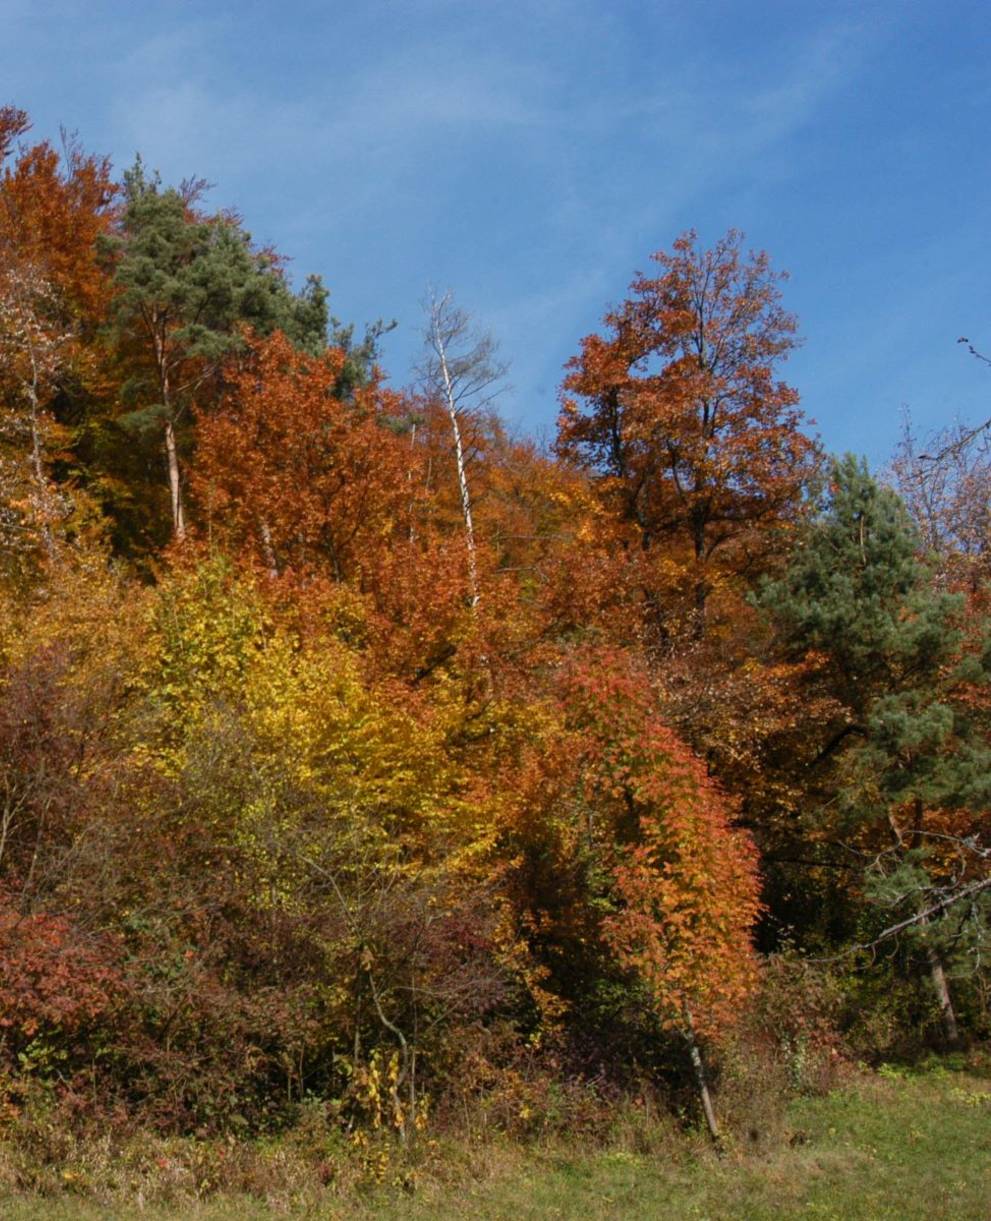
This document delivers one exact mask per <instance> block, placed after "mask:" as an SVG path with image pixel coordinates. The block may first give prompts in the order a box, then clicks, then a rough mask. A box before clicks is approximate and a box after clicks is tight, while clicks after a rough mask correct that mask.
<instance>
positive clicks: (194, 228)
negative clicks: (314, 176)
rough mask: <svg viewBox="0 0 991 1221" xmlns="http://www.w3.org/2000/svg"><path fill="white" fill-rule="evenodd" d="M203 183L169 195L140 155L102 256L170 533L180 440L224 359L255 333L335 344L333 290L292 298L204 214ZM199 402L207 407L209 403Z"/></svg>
mask: <svg viewBox="0 0 991 1221" xmlns="http://www.w3.org/2000/svg"><path fill="white" fill-rule="evenodd" d="M204 185H205V184H202V183H192V184H187V185H186V186H185V187H184V188H183V189H179V190H177V189H175V188H173V187H168V188H165V187H163V186H162V184H161V181H160V179H159V177H158V176H157V175H153V176H148V175H147V174H146V173H145V170H144V167H143V165H142V163H141V160H140V158H139V159H138V160H137V161H136V162H135V164H134V166H133V167H132V168H131V169H130V170H128V171H127V173H126V174H125V175H124V199H123V207H122V210H121V214H120V219H119V222H118V224H117V227H116V232H115V233H113V234H112V235H110V236H108V237H107V238H106V239H104V241H103V243H102V252H103V255H104V257H105V259H106V261H107V264H108V266H109V268H110V269H111V270H112V274H113V277H114V282H115V286H116V289H117V292H116V295H115V298H114V301H113V305H112V311H111V330H110V337H111V340H112V342H113V343H114V345H115V347H116V349H117V351H118V353H119V354H120V356H121V358H122V360H123V362H124V364H125V366H126V368H127V371H128V374H129V376H128V378H127V380H126V382H125V398H126V399H127V400H128V401H129V402H130V403H131V404H133V409H132V410H130V411H129V412H127V413H126V414H125V415H124V416H123V417H122V418H121V419H120V421H119V423H120V424H121V425H122V426H123V427H124V428H125V429H126V431H127V432H128V433H129V434H130V435H132V436H134V437H136V438H138V439H148V438H150V437H151V438H156V439H158V440H157V441H156V445H157V444H161V442H164V450H165V458H166V466H167V470H168V482H169V493H170V500H171V515H172V532H173V535H174V537H176V538H177V539H181V538H183V537H184V535H185V532H186V520H185V510H184V505H183V487H182V471H181V453H182V449H183V446H184V444H187V443H188V441H187V439H186V438H185V437H184V436H183V433H184V431H185V430H186V426H187V425H188V422H189V418H190V415H191V410H190V409H191V406H192V404H193V402H194V400H195V399H196V398H197V397H200V398H202V397H203V396H205V395H209V392H210V388H211V386H215V385H216V384H217V380H218V376H219V373H220V370H221V369H222V367H223V364H224V362H225V361H226V360H227V359H229V358H230V357H231V356H232V355H234V354H236V352H237V351H238V350H239V349H240V348H241V346H242V345H243V343H244V339H243V330H244V328H245V327H247V328H250V329H251V330H253V331H255V332H257V333H258V334H262V335H265V334H270V333H271V332H272V331H274V330H282V331H284V332H285V333H286V335H287V336H288V337H289V338H290V339H291V340H292V341H293V342H294V343H295V344H297V345H298V346H299V347H301V348H303V349H305V350H307V351H310V352H319V351H320V350H322V348H323V347H324V346H325V345H326V342H327V328H328V321H329V320H328V313H327V291H326V289H325V288H324V286H323V284H322V283H321V281H320V279H319V277H316V276H311V277H310V278H309V279H308V280H307V282H306V286H305V287H304V289H303V290H302V292H301V293H299V294H298V295H297V294H294V293H293V292H292V290H291V289H290V287H289V285H288V284H287V282H286V279H285V277H284V275H283V274H282V272H281V269H280V267H279V264H278V260H277V259H276V257H275V256H274V255H272V254H271V253H270V252H267V251H258V250H255V249H254V248H253V246H252V243H251V237H250V234H248V233H247V232H245V230H244V229H243V228H242V227H241V225H240V224H239V223H238V221H237V220H236V219H234V218H232V217H231V216H227V215H223V214H221V215H217V216H204V215H202V214H201V213H200V212H199V211H198V210H197V209H196V203H197V200H198V198H199V196H200V195H201V194H202V191H203V189H204ZM201 405H202V404H201Z"/></svg>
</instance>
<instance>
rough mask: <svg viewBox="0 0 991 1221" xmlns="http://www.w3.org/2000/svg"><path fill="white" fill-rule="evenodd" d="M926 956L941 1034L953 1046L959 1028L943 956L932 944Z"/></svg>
mask: <svg viewBox="0 0 991 1221" xmlns="http://www.w3.org/2000/svg"><path fill="white" fill-rule="evenodd" d="M928 924H929V921H928V919H922V920H920V921H919V927H920V928H925V927H926V926H927V925H928ZM926 957H927V958H928V959H929V978H930V979H931V980H932V985H933V989H934V991H935V993H936V1003H937V1004H938V1005H939V1016H940V1019H941V1020H942V1023H943V1034H944V1036H945V1038H946V1041H947V1043H949V1044H950V1045H951V1046H955V1045H956V1044H957V1043H959V1042H960V1028H959V1027H958V1025H957V1015H956V1012H955V1010H954V1008H953V998H952V997H951V996H950V985H949V981H948V980H947V978H946V969H945V968H944V966H943V958H942V955H941V954H940V952H939V950H937V949H936V947H935V946H934V945H930V946H927V947H926Z"/></svg>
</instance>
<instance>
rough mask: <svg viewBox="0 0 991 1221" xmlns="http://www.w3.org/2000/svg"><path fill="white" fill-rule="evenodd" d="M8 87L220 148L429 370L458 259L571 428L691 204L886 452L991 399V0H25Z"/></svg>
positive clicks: (147, 148) (543, 405)
mask: <svg viewBox="0 0 991 1221" xmlns="http://www.w3.org/2000/svg"><path fill="white" fill-rule="evenodd" d="M0 29H2V32H3V33H2V39H0V101H10V102H14V103H16V104H17V105H19V106H21V107H23V108H25V109H27V110H28V111H29V112H30V113H31V115H32V117H33V119H34V123H35V127H34V134H35V135H36V136H54V135H56V134H57V132H58V128H59V125H60V124H62V125H65V126H67V127H69V128H74V129H76V130H77V131H78V132H79V135H80V137H81V138H82V141H83V143H84V145H85V147H87V148H88V149H90V150H93V151H98V152H105V153H109V154H110V155H111V156H112V157H113V159H114V162H115V164H116V165H118V166H119V167H123V166H125V165H127V164H128V163H130V161H131V160H132V159H133V155H134V153H135V152H136V151H138V150H140V151H141V153H142V155H143V156H144V158H145V161H146V162H147V163H148V164H149V165H151V166H153V167H156V168H158V169H160V170H161V172H162V174H163V177H164V178H165V179H166V180H167V181H177V180H179V179H181V178H183V177H186V176H190V175H194V174H195V175H201V176H204V177H206V178H208V179H209V180H210V181H211V182H213V183H215V184H216V187H215V189H214V191H213V193H212V196H211V201H212V202H213V203H215V204H216V205H217V206H230V205H235V206H237V208H238V209H239V210H240V212H241V214H242V215H243V216H244V218H245V222H246V225H247V227H248V228H249V229H250V230H251V231H252V233H253V234H254V235H255V237H256V239H258V240H259V241H261V242H264V243H271V244H273V245H275V246H277V247H278V248H279V249H280V250H281V251H283V252H284V253H285V254H287V255H289V256H291V257H292V259H293V263H292V266H293V269H294V271H295V272H296V273H297V274H298V275H299V276H302V275H303V274H305V273H306V272H308V271H318V272H320V273H321V274H322V275H323V276H324V278H325V280H326V281H327V283H328V285H329V286H330V287H331V289H332V292H333V297H332V305H333V308H334V312H335V313H337V314H338V315H340V316H341V317H342V318H344V319H346V320H357V321H358V322H359V323H361V322H362V321H364V320H366V319H372V318H377V317H379V316H383V315H384V316H386V317H390V318H395V319H397V321H398V323H399V327H398V329H397V330H396V331H395V332H394V333H393V334H392V335H391V336H389V337H388V339H387V340H386V343H385V349H384V363H385V365H386V368H387V370H388V372H389V373H390V375H391V377H392V378H393V380H394V381H396V382H397V383H402V382H404V381H405V380H406V379H407V377H408V375H409V369H410V365H411V363H412V361H413V360H414V359H415V358H416V356H417V354H418V349H419V343H420V338H419V332H420V327H421V309H420V302H421V300H422V298H423V295H424V292H425V290H426V288H427V285H428V284H432V285H434V286H436V287H437V288H439V289H447V288H451V289H453V290H454V292H455V294H456V296H457V299H458V301H459V303H460V304H461V305H463V306H464V307H465V308H467V309H468V310H470V311H471V312H472V313H473V314H474V315H475V317H476V318H477V319H478V321H479V323H480V324H481V325H482V326H483V327H484V328H485V329H487V330H490V331H492V332H493V333H494V334H495V335H496V336H497V338H498V339H499V340H500V343H501V346H502V354H503V355H504V357H505V358H506V359H507V360H509V361H510V362H511V366H512V367H511V373H510V381H511V383H512V387H511V389H510V390H509V391H508V392H507V393H506V394H505V396H504V398H503V401H502V410H503V412H504V414H505V415H506V416H507V417H508V419H509V420H510V421H512V422H513V423H515V424H516V425H517V426H518V427H519V428H520V429H521V430H525V431H529V432H535V433H538V434H543V435H545V436H549V435H551V434H552V432H553V426H554V419H555V416H556V412H557V388H558V385H559V383H560V380H561V366H562V364H563V363H564V361H565V360H567V358H568V357H569V356H570V355H572V354H573V353H574V352H575V351H576V350H577V347H578V342H579V340H580V338H581V336H582V335H584V334H586V333H587V332H589V331H590V330H593V329H595V328H596V327H597V326H598V324H599V321H600V319H601V317H602V314H603V313H604V312H605V310H606V308H607V307H608V306H609V305H610V304H613V303H615V302H617V301H619V300H621V299H622V298H623V297H624V296H625V295H626V290H627V287H628V284H629V281H630V279H631V278H632V275H633V273H634V271H636V270H637V269H640V268H646V267H647V266H648V265H649V255H650V253H651V252H652V251H654V250H657V249H659V248H661V247H667V246H669V245H670V243H671V242H672V240H673V239H674V238H675V237H676V236H677V235H678V234H679V233H680V232H682V231H683V230H684V229H686V228H688V227H690V226H692V227H695V228H697V229H698V230H699V233H700V236H701V237H702V239H704V240H705V241H706V242H711V241H713V240H714V239H715V238H716V237H718V236H719V235H720V234H722V233H723V232H724V231H725V230H726V229H727V228H729V227H730V226H734V227H736V228H740V229H743V230H744V231H745V232H746V235H747V241H748V244H750V245H752V246H754V247H763V248H765V249H767V250H768V251H769V252H770V254H771V256H772V258H773V260H774V263H775V265H776V266H777V267H780V268H782V269H787V270H788V271H789V272H790V273H791V280H790V281H789V283H788V285H787V286H786V288H785V301H786V304H787V305H788V306H789V308H791V309H792V310H794V311H795V312H796V313H797V314H798V315H799V319H800V326H801V333H802V335H803V336H804V338H805V343H804V346H803V348H802V349H801V350H800V351H799V352H798V353H796V354H795V355H794V356H793V357H792V359H791V361H790V362H789V364H788V366H787V370H786V376H787V377H788V379H789V380H790V381H791V382H792V383H793V384H794V385H795V386H797V388H798V389H799V391H800V392H801V394H802V399H803V406H804V408H805V410H806V411H807V413H808V414H809V415H810V416H812V417H814V418H815V420H816V422H817V426H818V429H819V431H820V433H821V435H822V436H823V439H824V440H825V442H826V444H827V445H828V446H829V447H830V448H832V449H837V450H842V449H854V450H856V451H858V452H861V453H866V454H867V455H868V456H869V457H870V458H871V459H872V460H873V461H875V462H881V461H883V460H884V459H885V458H886V457H887V456H888V454H889V453H890V450H891V447H892V445H893V443H894V441H895V440H896V438H897V435H898V430H899V426H900V418H901V413H902V411H903V410H904V409H905V408H908V409H909V410H910V411H911V413H912V416H913V419H914V420H915V422H916V424H917V426H918V427H919V429H920V431H922V432H925V431H926V430H927V429H929V428H932V427H938V426H939V425H941V424H944V423H949V422H952V421H953V420H954V419H955V418H957V417H960V418H962V419H964V420H966V421H970V422H975V423H976V422H977V421H978V420H980V419H983V418H985V417H986V416H988V415H991V372H989V371H988V370H987V369H986V368H984V367H983V366H981V365H980V364H978V363H977V362H976V361H974V360H973V359H972V358H970V357H968V356H967V355H966V352H965V350H964V349H963V348H962V347H960V346H958V345H957V344H956V340H957V338H958V336H960V335H967V336H969V337H970V338H971V339H972V340H973V341H974V342H975V343H976V344H977V345H978V346H982V345H983V347H984V348H985V350H988V349H991V310H989V304H991V302H989V296H991V277H989V274H988V273H989V266H988V262H989V260H988V254H987V250H988V234H987V226H988V221H989V207H988V205H989V202H991V199H989V196H991V132H989V128H991V124H989V118H991V9H989V8H988V6H987V5H986V4H982V3H978V2H969V0H964V2H959V3H952V2H950V3H947V0H943V3H933V2H930V0H918V2H916V3H913V2H911V0H898V2H895V0H886V2H876V3H871V2H870V0H862V2H860V3H845V2H844V0H834V2H832V3H817V2H815V0H791V2H790V3H782V2H771V0H763V2H759V0H758V2H753V0H752V2H751V3H743V2H742V0H740V2H732V3H731V2H729V0H725V2H706V0H694V2H693V0H672V2H670V3H666V2H663V0H654V2H643V3H631V2H625V0H595V2H592V0H588V2H586V0H534V2H532V3H517V2H516V0H499V2H496V0H492V2H486V0H461V3H453V2H451V0H409V2H398V0H397V2H395V3H387V2H385V0H365V2H362V0H352V2H351V3H348V4H343V3H336V2H329V0H328V2H325V3H318V2H316V0H283V2H282V3H271V2H264V3H263V2H262V0H240V2H239V3H229V2H227V0H223V2H218V0H212V2H209V3H207V2H203V3H180V2H178V0H174V2H163V0H160V2H157V3H156V2H155V0H144V2H143V3H140V4H138V3H134V2H133V0H129V2H118V0H102V2H101V0H91V2H90V3H87V4H85V5H83V4H82V3H78V2H77V3H59V2H51V3H49V2H46V0H30V2H29V0H0Z"/></svg>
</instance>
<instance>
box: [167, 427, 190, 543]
mask: <svg viewBox="0 0 991 1221" xmlns="http://www.w3.org/2000/svg"><path fill="white" fill-rule="evenodd" d="M165 454H166V457H167V459H168V464H169V492H170V493H171V497H172V533H173V535H174V536H175V538H176V540H177V541H178V542H180V543H181V542H182V541H183V539H185V537H186V518H185V514H184V513H183V507H182V485H181V484H180V482H179V453H178V450H177V449H176V439H175V424H174V423H173V422H172V420H166V421H165Z"/></svg>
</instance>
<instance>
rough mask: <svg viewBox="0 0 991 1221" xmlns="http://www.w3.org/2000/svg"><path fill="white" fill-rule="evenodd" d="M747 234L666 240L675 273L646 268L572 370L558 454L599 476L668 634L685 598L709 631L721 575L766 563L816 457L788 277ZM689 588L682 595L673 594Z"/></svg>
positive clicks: (659, 626) (663, 259)
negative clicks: (775, 530)
mask: <svg viewBox="0 0 991 1221" xmlns="http://www.w3.org/2000/svg"><path fill="white" fill-rule="evenodd" d="M741 242H742V236H741V235H740V234H739V233H737V232H735V231H733V230H731V231H730V232H729V233H728V234H727V235H726V236H725V237H723V238H721V239H720V240H719V241H718V242H717V243H716V245H715V246H714V247H713V248H712V249H711V250H700V249H698V247H697V244H696V235H695V233H694V232H691V231H690V232H688V233H686V234H684V235H683V236H682V237H680V238H679V239H678V240H677V241H676V242H675V244H674V248H673V251H672V252H671V253H666V252H664V251H660V252H658V253H657V254H655V255H654V256H653V259H654V261H655V262H656V263H657V264H658V265H659V268H660V274H659V275H657V276H654V277H651V276H646V275H642V274H641V275H638V276H637V277H636V278H635V279H634V281H633V283H632V285H631V293H632V295H631V297H630V298H629V299H628V300H627V301H625V302H623V304H622V305H620V306H619V307H618V308H616V309H615V310H612V311H611V312H610V313H609V314H607V315H606V319H605V322H606V326H607V327H608V332H609V333H608V334H607V335H606V336H601V335H589V336H587V337H586V338H585V339H584V340H583V342H582V349H581V352H580V354H579V355H578V356H576V357H574V358H573V359H572V360H571V361H570V362H569V365H568V368H569V370H570V372H569V373H568V376H567V377H566V379H565V382H564V390H563V397H562V410H561V416H560V421H559V431H558V442H557V447H558V452H559V453H560V454H561V455H562V456H564V457H566V458H570V459H573V460H577V461H578V462H580V463H581V464H582V465H584V466H587V467H589V468H591V469H592V470H593V471H594V472H595V473H596V475H597V476H598V477H599V480H600V487H601V491H602V493H603V496H604V497H605V499H606V501H607V502H608V503H609V505H610V506H611V507H612V508H613V510H614V512H615V514H616V516H617V518H618V519H619V520H620V522H621V523H622V524H623V526H624V527H625V536H624V538H625V545H626V546H627V548H628V549H629V550H630V554H631V556H634V557H636V560H637V563H638V564H639V565H640V567H641V568H642V569H643V578H642V582H643V594H644V597H645V600H646V603H647V607H648V617H649V619H651V620H652V625H653V628H654V630H655V631H656V632H657V633H658V634H659V635H660V637H661V638H662V639H669V638H670V635H671V633H672V628H673V625H674V622H676V620H677V616H678V612H679V611H680V612H684V611H685V610H687V613H688V617H689V620H690V623H691V632H692V635H693V636H694V637H695V638H696V639H700V638H701V637H702V636H703V635H704V634H705V626H706V607H707V602H708V600H709V597H710V595H711V594H712V593H713V592H714V590H715V589H717V588H718V586H719V584H720V578H721V577H722V576H723V575H724V574H725V573H727V572H729V573H731V574H732V573H739V572H742V571H747V570H748V569H749V568H751V567H752V566H753V564H754V561H755V558H756V556H757V555H759V553H760V551H761V549H762V538H763V536H765V535H766V534H767V532H768V530H769V528H770V527H772V526H774V525H776V524H778V523H780V522H781V521H782V520H783V519H786V518H787V517H788V516H789V514H791V513H792V512H793V510H794V508H795V505H796V503H797V502H798V500H799V498H800V496H801V493H802V489H803V486H804V484H805V481H806V479H807V477H808V474H809V471H810V467H811V464H812V462H813V459H814V457H815V446H814V444H813V442H812V441H811V440H810V439H809V438H808V437H807V436H805V435H804V434H803V433H802V432H801V431H800V423H801V414H800V412H799V410H798V406H797V404H798V395H797V393H796V391H795V390H793V389H792V388H791V387H790V386H788V385H786V384H785V383H784V382H782V381H780V380H778V379H777V376H776V366H777V364H778V362H779V361H781V360H782V359H784V358H785V357H787V355H788V353H789V352H790V351H791V349H792V348H793V347H794V346H795V343H796V339H795V320H794V318H793V317H792V315H790V314H788V313H787V312H786V311H785V310H784V309H783V308H782V306H781V303H780V290H779V288H778V284H779V281H780V279H781V276H780V274H777V273H775V272H773V271H772V269H771V266H770V261H769V259H768V257H767V255H766V254H763V253H760V254H750V255H748V256H745V255H744V254H743V251H742V246H741ZM631 544H633V546H631ZM674 589H677V590H679V592H680V593H681V595H682V599H683V600H682V601H681V605H680V607H679V606H678V605H677V604H676V605H675V606H674V607H672V606H671V604H670V603H668V604H665V601H664V599H665V596H666V594H667V593H668V592H670V591H672V590H674ZM684 600H687V607H686V606H685V604H684Z"/></svg>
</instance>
